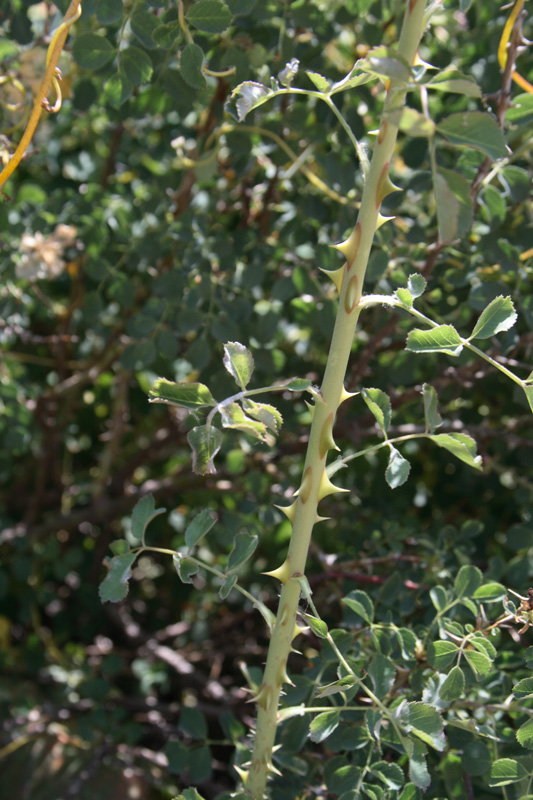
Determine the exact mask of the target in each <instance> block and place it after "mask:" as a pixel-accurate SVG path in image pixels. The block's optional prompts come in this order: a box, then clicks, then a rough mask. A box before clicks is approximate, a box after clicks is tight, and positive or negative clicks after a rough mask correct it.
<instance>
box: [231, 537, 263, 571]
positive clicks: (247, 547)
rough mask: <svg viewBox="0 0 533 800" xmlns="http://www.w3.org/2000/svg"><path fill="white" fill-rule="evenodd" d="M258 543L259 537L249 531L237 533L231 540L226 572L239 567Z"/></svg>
mask: <svg viewBox="0 0 533 800" xmlns="http://www.w3.org/2000/svg"><path fill="white" fill-rule="evenodd" d="M258 544H259V537H258V536H255V535H254V534H251V533H238V534H237V535H236V536H235V539H234V540H233V549H232V551H231V553H230V554H229V558H228V566H227V568H226V573H229V572H233V570H236V569H239V567H241V566H242V565H243V564H244V562H245V561H247V560H248V559H249V558H250V556H251V555H252V553H253V552H254V550H255V548H256V547H257V545H258Z"/></svg>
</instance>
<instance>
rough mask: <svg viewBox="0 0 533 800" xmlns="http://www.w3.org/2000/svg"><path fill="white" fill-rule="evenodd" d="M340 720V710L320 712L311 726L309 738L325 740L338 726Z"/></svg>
mask: <svg viewBox="0 0 533 800" xmlns="http://www.w3.org/2000/svg"><path fill="white" fill-rule="evenodd" d="M339 720H340V712H339V711H324V712H323V713H322V714H318V715H317V716H316V717H315V718H314V719H313V720H312V722H311V725H310V726H309V738H310V739H311V741H312V742H316V743H318V742H323V741H324V739H327V738H328V736H331V734H332V733H333V731H334V730H335V728H337V727H338V724H339Z"/></svg>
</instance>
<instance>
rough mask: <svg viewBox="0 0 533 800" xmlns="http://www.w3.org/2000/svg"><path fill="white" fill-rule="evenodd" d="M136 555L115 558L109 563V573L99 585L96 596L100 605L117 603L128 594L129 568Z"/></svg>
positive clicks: (126, 554)
mask: <svg viewBox="0 0 533 800" xmlns="http://www.w3.org/2000/svg"><path fill="white" fill-rule="evenodd" d="M137 556H138V553H125V554H124V555H122V556H115V557H114V558H112V559H111V561H110V562H109V572H108V573H107V575H106V576H105V578H104V580H103V581H102V583H101V584H100V588H99V590H98V594H99V595H100V600H101V601H102V603H119V602H120V601H121V600H124V598H125V597H126V595H127V594H128V581H129V579H130V578H131V567H132V564H133V562H134V561H135V559H136V558H137Z"/></svg>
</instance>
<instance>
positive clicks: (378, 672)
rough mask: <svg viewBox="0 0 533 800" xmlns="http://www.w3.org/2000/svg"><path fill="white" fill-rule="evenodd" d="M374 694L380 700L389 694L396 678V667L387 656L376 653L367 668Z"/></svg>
mask: <svg viewBox="0 0 533 800" xmlns="http://www.w3.org/2000/svg"><path fill="white" fill-rule="evenodd" d="M368 675H369V677H370V680H371V681H372V686H373V689H374V694H376V695H377V697H378V698H379V699H380V700H382V699H383V698H384V697H385V695H386V694H388V693H389V692H390V690H391V689H392V687H393V685H394V680H395V678H396V667H395V666H394V663H393V662H392V661H391V660H390V658H387V656H384V655H382V654H381V653H377V654H376V655H375V656H374V658H373V659H372V661H371V662H370V666H369V667H368Z"/></svg>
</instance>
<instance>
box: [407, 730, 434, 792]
mask: <svg viewBox="0 0 533 800" xmlns="http://www.w3.org/2000/svg"><path fill="white" fill-rule="evenodd" d="M411 746H412V751H411V753H410V754H409V777H410V778H411V780H412V782H413V783H414V784H415V786H417V787H418V788H419V789H422V791H423V792H425V791H426V789H427V788H428V786H429V784H430V783H431V776H430V774H429V771H428V768H427V763H426V753H427V749H426V747H425V746H424V744H423V743H422V742H419V741H416V740H413V741H412V742H411Z"/></svg>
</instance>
